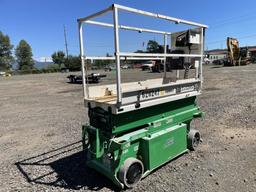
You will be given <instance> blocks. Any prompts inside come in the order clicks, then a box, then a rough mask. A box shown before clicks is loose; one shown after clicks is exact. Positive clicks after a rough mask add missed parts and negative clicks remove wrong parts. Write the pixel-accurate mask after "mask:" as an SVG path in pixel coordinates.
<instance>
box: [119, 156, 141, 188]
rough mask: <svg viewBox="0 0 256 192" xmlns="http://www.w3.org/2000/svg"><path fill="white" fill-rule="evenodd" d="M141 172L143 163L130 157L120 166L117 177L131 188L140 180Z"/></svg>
mask: <svg viewBox="0 0 256 192" xmlns="http://www.w3.org/2000/svg"><path fill="white" fill-rule="evenodd" d="M143 173H144V166H143V163H142V162H141V161H140V160H138V159H136V158H133V157H130V158H128V159H126V160H125V162H124V164H123V165H122V166H121V168H120V171H119V175H118V178H119V180H120V181H121V182H122V183H123V184H124V185H125V187H127V188H133V187H134V186H135V185H136V184H137V183H138V182H139V181H140V180H141V178H142V176H143Z"/></svg>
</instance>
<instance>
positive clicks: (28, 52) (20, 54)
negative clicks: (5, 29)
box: [0, 31, 164, 73]
mask: <svg viewBox="0 0 256 192" xmlns="http://www.w3.org/2000/svg"><path fill="white" fill-rule="evenodd" d="M13 49H14V46H13V45H12V44H11V41H10V37H9V36H8V35H5V34H3V33H2V32H1V31H0V70H1V71H2V70H4V71H8V70H11V69H12V68H13V64H14V63H17V65H18V66H17V69H18V70H20V71H29V72H31V71H32V72H35V73H40V72H57V71H60V70H61V69H63V68H67V69H69V70H70V71H78V70H80V69H81V58H80V57H79V56H75V55H69V56H68V57H67V56H66V55H65V53H64V52H63V51H56V52H54V53H53V54H52V55H51V57H52V61H53V62H54V65H49V66H48V67H47V68H46V69H42V70H41V71H40V70H38V69H36V68H35V62H34V60H33V58H32V57H33V53H32V48H31V46H30V45H29V43H28V42H27V41H26V40H21V41H20V42H19V43H18V45H17V46H16V48H15V49H14V56H13V54H12V52H13ZM136 52H137V53H163V52H164V47H163V46H162V45H159V44H158V43H157V42H156V41H153V40H149V41H148V43H147V47H146V51H143V50H137V51H136ZM106 56H107V57H110V56H111V55H109V54H108V53H107V54H106ZM87 62H88V63H89V66H90V68H93V66H94V67H95V68H104V67H105V66H106V65H109V64H111V63H112V62H113V61H111V60H96V61H94V63H90V61H87Z"/></svg>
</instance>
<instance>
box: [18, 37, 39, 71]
mask: <svg viewBox="0 0 256 192" xmlns="http://www.w3.org/2000/svg"><path fill="white" fill-rule="evenodd" d="M15 55H16V59H17V63H18V69H19V70H31V69H33V68H34V64H35V63H34V61H33V59H32V56H33V54H32V48H31V46H30V45H29V44H28V43H27V42H26V41H25V40H21V41H20V42H19V44H18V46H17V47H16V50H15Z"/></svg>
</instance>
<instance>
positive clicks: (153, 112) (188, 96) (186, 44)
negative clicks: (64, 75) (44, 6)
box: [78, 4, 207, 188]
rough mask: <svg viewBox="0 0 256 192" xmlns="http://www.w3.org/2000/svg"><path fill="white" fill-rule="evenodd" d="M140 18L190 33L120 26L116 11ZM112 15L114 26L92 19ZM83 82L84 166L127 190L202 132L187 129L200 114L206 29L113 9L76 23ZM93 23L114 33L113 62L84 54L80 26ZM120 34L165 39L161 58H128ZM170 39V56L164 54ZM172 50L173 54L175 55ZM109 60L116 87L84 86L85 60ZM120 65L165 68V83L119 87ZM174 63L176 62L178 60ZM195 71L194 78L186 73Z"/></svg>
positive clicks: (149, 55)
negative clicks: (171, 71)
mask: <svg viewBox="0 0 256 192" xmlns="http://www.w3.org/2000/svg"><path fill="white" fill-rule="evenodd" d="M119 11H125V12H128V13H135V14H141V15H145V16H149V17H152V18H155V19H161V20H166V21H169V22H174V23H176V24H185V25H188V26H192V27H194V28H192V29H188V30H185V31H181V32H175V33H171V32H166V31H160V30H151V29H145V28H138V27H130V26H124V25H119V19H118V12H119ZM107 12H112V13H113V21H114V22H113V24H111V23H105V22H99V21H93V20H91V19H93V18H95V17H98V16H100V15H103V14H105V13H107ZM78 24H79V37H80V51H81V60H82V76H83V78H82V80H83V92H84V103H85V107H87V108H88V116H89V123H88V124H86V125H84V126H83V128H82V130H83V131H82V138H83V147H84V151H85V152H86V153H87V165H88V166H89V167H91V168H93V169H95V170H97V171H99V172H100V173H102V174H104V175H105V176H107V177H108V178H110V179H111V180H112V181H113V182H114V183H115V184H116V185H118V186H119V187H120V188H124V187H128V188H131V187H133V186H134V185H136V184H137V183H138V182H139V181H140V180H141V178H143V177H145V176H147V175H148V174H149V173H150V172H151V171H152V170H154V169H156V168H157V167H159V166H161V165H163V164H164V163H166V162H168V161H170V160H171V159H173V158H175V157H177V156H179V155H180V154H182V153H184V152H186V151H187V150H188V149H190V150H194V149H195V147H196V146H197V145H198V144H199V141H200V133H199V132H198V131H197V130H194V129H190V123H191V121H192V120H193V119H194V118H197V117H201V116H202V112H201V111H200V108H199V107H198V106H197V104H196V97H197V95H199V94H200V93H201V89H202V81H203V76H202V61H203V53H204V36H205V29H206V28H207V26H206V25H202V24H199V23H195V22H190V21H186V20H183V19H178V18H174V17H169V16H165V15H161V14H155V13H150V12H146V11H142V10H138V9H133V8H129V7H125V6H121V5H117V4H113V5H111V6H110V7H108V8H107V9H105V10H103V11H100V12H97V13H95V14H93V15H91V16H88V17H85V18H81V19H78ZM84 24H93V25H99V26H104V27H110V28H113V29H114V45H115V54H114V56H113V57H98V56H87V55H85V52H84V44H83V25H84ZM119 30H133V31H138V32H140V33H155V34H160V35H163V39H164V53H127V52H121V51H120V48H119ZM168 38H170V43H171V51H168V50H167V44H168V42H167V41H168ZM175 51H176V52H175ZM175 58H179V60H178V61H179V62H180V64H181V66H182V67H183V68H184V69H183V68H182V69H181V68H179V69H178V68H177V70H176V74H175V75H176V78H175V79H171V78H168V75H167V70H166V69H167V66H172V64H173V63H175V62H174V60H175ZM97 59H99V60H113V61H115V63H116V83H115V84H108V85H100V86H89V85H88V84H87V83H86V75H87V69H88V67H87V61H89V60H97ZM121 60H155V61H159V62H160V63H161V64H162V65H163V68H164V72H163V78H158V79H151V80H145V81H139V82H130V83H121V71H120V62H121ZM176 64H177V60H176ZM189 68H191V69H192V68H193V70H194V75H193V77H191V76H188V75H184V78H181V77H180V73H179V72H180V71H185V73H187V72H188V70H189Z"/></svg>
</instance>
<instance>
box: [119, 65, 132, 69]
mask: <svg viewBox="0 0 256 192" xmlns="http://www.w3.org/2000/svg"><path fill="white" fill-rule="evenodd" d="M121 68H122V69H130V68H131V66H130V65H123V66H121Z"/></svg>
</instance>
